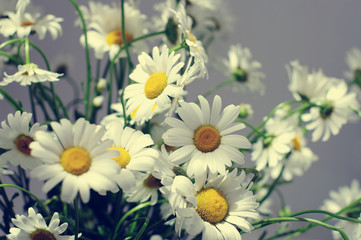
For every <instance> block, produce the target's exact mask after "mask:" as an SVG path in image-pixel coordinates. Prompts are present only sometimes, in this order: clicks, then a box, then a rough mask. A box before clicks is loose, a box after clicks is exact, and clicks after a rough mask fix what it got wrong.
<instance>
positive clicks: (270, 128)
mask: <svg viewBox="0 0 361 240" xmlns="http://www.w3.org/2000/svg"><path fill="white" fill-rule="evenodd" d="M265 131H266V133H265V134H264V135H263V136H262V137H260V138H259V139H258V140H257V142H256V143H255V144H254V145H253V151H252V154H251V156H252V160H253V161H255V162H256V169H257V170H263V169H265V168H266V167H267V166H268V167H276V166H278V165H279V164H280V163H281V162H282V159H284V157H285V155H286V154H287V153H289V152H290V151H291V143H292V139H293V138H294V137H295V132H294V128H293V127H292V126H291V125H290V124H289V123H288V122H287V121H285V120H282V119H281V117H279V116H277V114H276V116H275V117H273V118H271V119H269V120H268V121H267V123H266V125H265Z"/></svg>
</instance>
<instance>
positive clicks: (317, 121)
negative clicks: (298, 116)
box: [302, 81, 359, 142]
mask: <svg viewBox="0 0 361 240" xmlns="http://www.w3.org/2000/svg"><path fill="white" fill-rule="evenodd" d="M317 103H318V106H315V107H311V109H310V111H309V113H305V114H303V115H302V120H303V121H304V122H307V123H306V126H305V127H306V129H307V130H314V131H313V133H312V141H314V142H315V141H318V140H320V139H321V138H322V141H323V142H324V141H327V140H328V139H329V138H330V136H331V134H332V135H337V134H338V133H339V131H340V129H341V127H342V126H343V125H344V124H345V123H347V121H348V120H349V119H350V118H352V115H353V111H352V110H351V109H350V106H352V107H356V108H358V106H359V105H358V103H357V100H356V95H355V93H347V85H346V83H345V82H343V81H339V84H338V85H335V86H332V87H330V88H329V90H328V91H327V94H326V96H325V97H324V98H322V99H319V100H318V101H317Z"/></svg>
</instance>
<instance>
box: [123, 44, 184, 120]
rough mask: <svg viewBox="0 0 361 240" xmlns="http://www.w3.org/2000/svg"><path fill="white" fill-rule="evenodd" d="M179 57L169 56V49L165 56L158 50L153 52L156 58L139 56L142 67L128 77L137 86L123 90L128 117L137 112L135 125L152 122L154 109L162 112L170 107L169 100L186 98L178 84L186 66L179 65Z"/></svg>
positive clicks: (155, 48)
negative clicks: (144, 121) (182, 96)
mask: <svg viewBox="0 0 361 240" xmlns="http://www.w3.org/2000/svg"><path fill="white" fill-rule="evenodd" d="M179 57H180V54H175V53H174V52H172V53H171V54H169V55H168V48H167V46H165V45H164V46H163V48H162V52H161V53H160V52H159V48H158V47H154V48H153V58H151V57H150V56H149V55H148V54H146V53H145V52H143V53H142V54H141V55H139V57H138V60H139V63H140V64H138V65H137V67H136V68H135V70H134V71H133V72H132V73H131V74H130V75H129V78H131V79H132V80H133V81H135V83H133V84H131V85H128V86H127V87H126V88H125V89H124V98H125V99H126V100H127V104H126V107H127V110H126V113H127V115H129V114H131V113H132V112H133V111H134V110H136V111H137V112H136V114H135V118H134V119H135V121H136V122H139V121H141V120H142V119H144V118H145V119H147V120H148V119H150V118H151V117H152V116H153V110H154V108H155V107H159V108H160V109H161V110H164V109H166V108H169V107H170V103H171V100H170V97H178V96H180V95H182V94H184V91H183V88H182V86H177V85H176V83H177V81H178V79H179V78H180V75H179V73H178V72H179V70H180V69H181V68H182V67H183V65H184V64H183V63H182V62H180V63H177V61H178V59H179Z"/></svg>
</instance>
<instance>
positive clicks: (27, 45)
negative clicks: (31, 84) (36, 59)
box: [25, 38, 31, 64]
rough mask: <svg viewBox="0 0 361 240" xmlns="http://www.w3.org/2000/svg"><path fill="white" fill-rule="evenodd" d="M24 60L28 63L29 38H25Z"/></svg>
mask: <svg viewBox="0 0 361 240" xmlns="http://www.w3.org/2000/svg"><path fill="white" fill-rule="evenodd" d="M25 62H26V64H30V63H31V62H30V49H29V38H25Z"/></svg>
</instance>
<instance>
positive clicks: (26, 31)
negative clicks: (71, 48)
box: [0, 11, 63, 40]
mask: <svg viewBox="0 0 361 240" xmlns="http://www.w3.org/2000/svg"><path fill="white" fill-rule="evenodd" d="M6 15H7V17H8V18H2V19H0V33H1V34H3V35H4V36H5V37H11V36H13V35H14V34H16V35H17V37H18V38H24V37H28V36H29V35H30V33H31V32H32V31H34V32H35V33H36V34H37V35H38V36H39V39H40V40H42V39H44V38H45V34H46V33H47V32H49V33H50V35H51V36H52V38H53V39H56V38H57V37H58V36H59V35H61V34H62V28H61V25H60V23H61V22H62V21H63V18H58V17H55V16H54V15H52V14H48V15H46V16H45V17H43V18H41V14H40V13H39V12H35V13H32V14H30V13H28V12H27V13H23V12H19V11H17V12H16V13H15V12H6Z"/></svg>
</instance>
